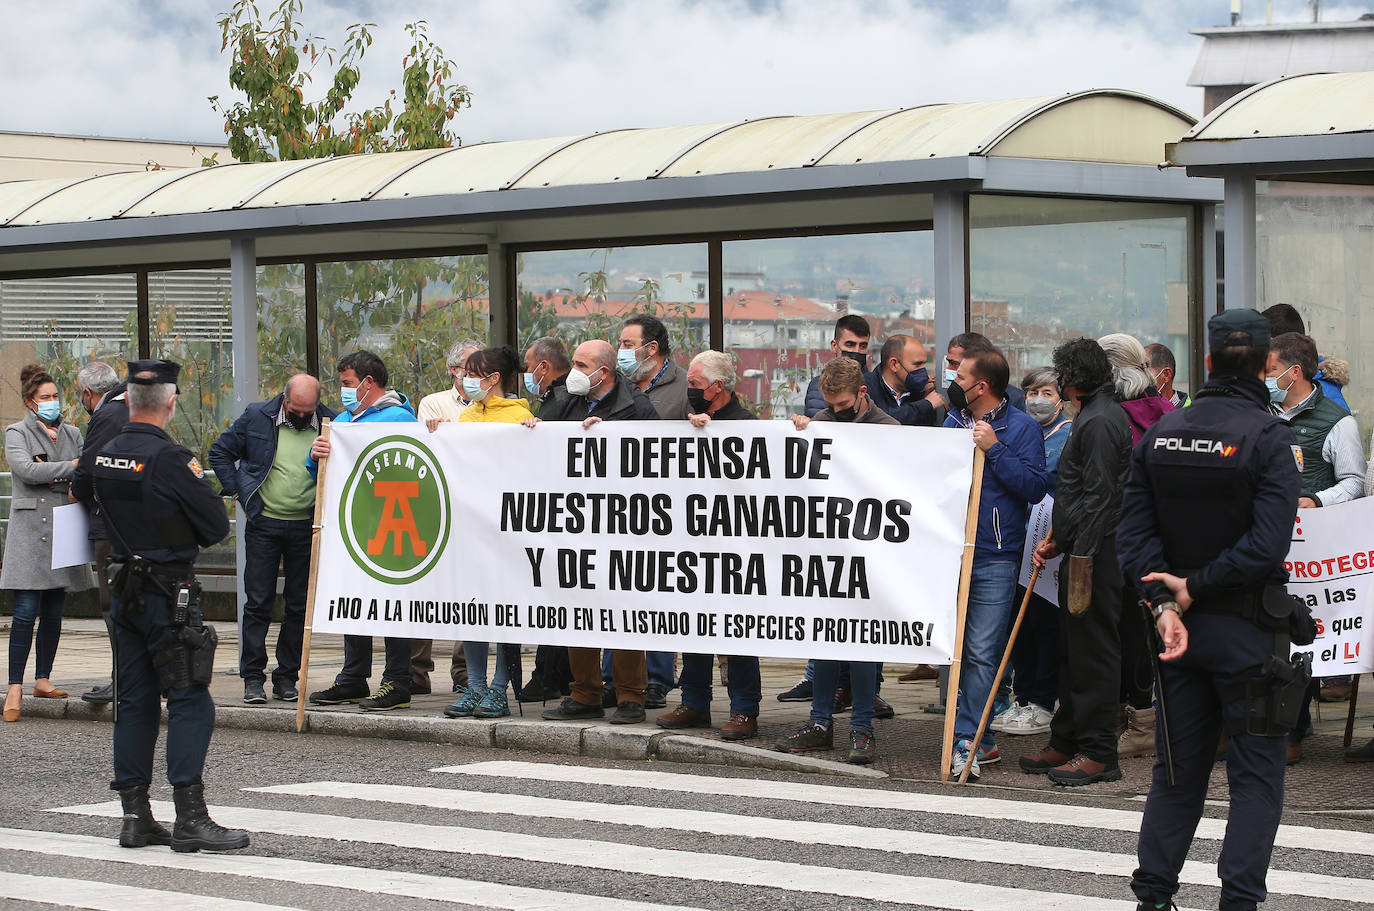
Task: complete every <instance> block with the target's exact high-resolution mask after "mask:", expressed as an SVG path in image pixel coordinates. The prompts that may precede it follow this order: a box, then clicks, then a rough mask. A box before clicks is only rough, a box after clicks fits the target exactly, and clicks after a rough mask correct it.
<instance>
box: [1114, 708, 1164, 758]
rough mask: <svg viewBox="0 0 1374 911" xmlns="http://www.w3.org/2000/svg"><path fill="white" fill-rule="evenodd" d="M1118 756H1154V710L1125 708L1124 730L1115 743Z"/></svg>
mask: <svg viewBox="0 0 1374 911" xmlns="http://www.w3.org/2000/svg"><path fill="white" fill-rule="evenodd" d="M1116 754H1117V755H1118V756H1153V755H1154V754H1155V710H1154V709H1153V708H1148V709H1138V708H1136V707H1135V706H1132V705H1128V706H1126V730H1124V731H1122V732H1121V736H1120V737H1118V738H1117V741H1116Z"/></svg>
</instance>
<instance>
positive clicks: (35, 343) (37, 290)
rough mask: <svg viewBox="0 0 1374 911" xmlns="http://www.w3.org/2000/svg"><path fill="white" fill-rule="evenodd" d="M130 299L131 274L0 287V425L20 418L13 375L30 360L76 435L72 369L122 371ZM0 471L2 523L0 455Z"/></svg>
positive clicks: (4, 496)
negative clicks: (101, 366) (42, 371)
mask: <svg viewBox="0 0 1374 911" xmlns="http://www.w3.org/2000/svg"><path fill="white" fill-rule="evenodd" d="M137 302H138V292H137V288H136V286H135V283H134V277H133V276H132V275H91V276H78V277H70V278H39V279H26V280H23V281H5V282H0V390H3V392H2V393H0V424H4V425H8V424H12V423H14V422H15V421H18V420H22V419H23V417H24V413H25V412H24V405H23V403H22V402H21V401H20V399H19V372H20V371H21V370H23V369H24V367H25V365H27V364H34V363H36V364H42V365H43V366H44V367H45V368H47V371H48V372H49V373H51V374H52V375H53V379H55V380H56V381H57V387H58V392H59V394H60V395H61V397H62V406H63V407H62V410H63V415H64V417H65V419H66V420H69V421H71V422H72V423H73V424H75V425H76V426H77V427H79V428H81V429H82V430H83V431H84V430H85V427H86V412H85V411H84V410H83V409H82V407H81V403H80V402H79V401H78V400H77V397H76V374H77V371H78V370H80V369H81V366H82V365H83V364H85V363H87V362H88V361H93V360H103V361H106V362H108V363H109V364H110V365H111V366H113V367H114V368H115V369H116V370H118V371H119V373H120V374H123V373H124V362H125V361H126V360H128V359H129V358H131V357H136V356H137V341H136V339H137V328H136V327H137V321H138V317H137ZM0 468H3V471H4V474H3V476H0V519H3V521H4V522H5V523H8V521H9V512H10V491H11V487H10V476H9V464H8V463H6V462H5V461H4V455H3V453H0Z"/></svg>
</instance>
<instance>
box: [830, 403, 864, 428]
mask: <svg viewBox="0 0 1374 911" xmlns="http://www.w3.org/2000/svg"><path fill="white" fill-rule="evenodd" d="M830 413H831V414H833V415H834V416H835V420H837V421H839V422H840V423H842V424H852V423H854V421H855V420H856V419H858V417H859V400H858V399H855V400H854V404H853V405H850V406H849V407H848V408H841V409H839V410H835V409H831V411H830Z"/></svg>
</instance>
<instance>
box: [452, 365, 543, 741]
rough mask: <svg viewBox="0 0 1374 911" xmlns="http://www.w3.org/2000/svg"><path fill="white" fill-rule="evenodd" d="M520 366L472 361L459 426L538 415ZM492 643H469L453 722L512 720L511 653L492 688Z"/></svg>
mask: <svg viewBox="0 0 1374 911" xmlns="http://www.w3.org/2000/svg"><path fill="white" fill-rule="evenodd" d="M520 366H521V365H520V362H519V360H518V359H517V358H516V355H515V350H514V349H513V348H510V347H509V346H507V347H503V348H483V349H482V350H481V351H477V352H474V353H473V354H472V355H471V356H469V357H468V363H467V376H465V377H463V397H464V398H466V399H467V400H468V401H470V402H472V404H471V405H469V406H468V407H466V408H464V409H463V411H462V413H460V414H459V415H458V422H459V423H460V424H461V423H465V422H469V421H484V422H494V423H502V424H518V423H520V422H521V421H523V420H526V419H527V418H531V417H533V416H534V415H532V414H531V413H530V408H529V403H528V402H526V401H525V400H524V399H522V398H518V397H517V396H516V389H517V388H519V387H518V384H519V382H520ZM490 650H491V644H490V643H488V642H472V641H470V640H465V641H464V642H463V653H464V655H465V656H466V657H467V662H468V688H467V691H466V692H464V693H463V695H462V697H461V698H460V699H459V700H458V701H457V702H455V703H453V704H452V705H450V706H449V707H448V708H446V709H444V714H445V715H447V716H448V717H450V718H463V717H466V716H469V715H471V716H474V717H476V718H502V717H504V716H506V715H509V714H510V704H509V702H507V700H506V687H507V686H508V685H509V684H510V670H511V669H510V668H509V667H508V666H507V664H506V655H505V651H506V650H505V649H503V648H499V647H498V648H497V649H496V672H495V673H494V674H492V678H491V686H487V653H488V652H489V651H490Z"/></svg>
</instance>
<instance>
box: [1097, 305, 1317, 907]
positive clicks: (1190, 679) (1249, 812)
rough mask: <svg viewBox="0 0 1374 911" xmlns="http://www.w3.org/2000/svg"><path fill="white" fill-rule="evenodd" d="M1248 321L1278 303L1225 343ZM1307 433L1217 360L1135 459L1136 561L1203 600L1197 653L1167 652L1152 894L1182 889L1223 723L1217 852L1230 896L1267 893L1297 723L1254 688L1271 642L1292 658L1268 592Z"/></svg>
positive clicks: (1150, 823) (1130, 494)
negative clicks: (1224, 811)
mask: <svg viewBox="0 0 1374 911" xmlns="http://www.w3.org/2000/svg"><path fill="white" fill-rule="evenodd" d="M1235 332H1245V333H1249V336H1250V344H1251V345H1252V346H1255V347H1267V346H1268V344H1269V328H1268V322H1267V320H1265V319H1264V317H1262V316H1260V315H1259V314H1258V313H1256V312H1255V311H1253V310H1229V311H1226V312H1224V313H1222V314H1220V315H1218V316H1216V317H1214V318H1213V319H1212V320H1211V321H1210V322H1209V323H1208V335H1209V343H1210V345H1211V347H1212V349H1213V350H1215V349H1217V348H1219V347H1222V346H1223V345H1224V343H1225V341H1226V339H1227V338H1228V335H1230V334H1231V333H1235ZM1233 341H1234V339H1233ZM1294 442H1295V440H1294V437H1293V432H1292V431H1291V430H1290V429H1289V428H1288V427H1286V426H1285V425H1284V424H1283V423H1282V422H1280V421H1279V420H1278V419H1277V418H1275V417H1274V416H1273V415H1271V414H1270V413H1269V411H1268V394H1267V392H1266V389H1265V387H1264V384H1263V382H1261V381H1260V380H1259V379H1258V378H1257V377H1255V376H1243V375H1240V374H1236V373H1225V372H1219V371H1216V370H1214V371H1213V372H1212V374H1211V375H1210V376H1209V378H1208V382H1207V384H1206V385H1205V386H1204V387H1203V388H1202V389H1201V390H1199V391H1198V393H1197V394H1196V395H1195V396H1194V397H1193V403H1192V405H1191V406H1190V407H1188V408H1184V409H1180V410H1178V411H1174V412H1171V413H1169V414H1166V415H1164V416H1163V417H1162V418H1160V420H1159V421H1158V422H1157V423H1156V424H1155V425H1154V426H1153V427H1151V428H1150V429H1149V430H1148V431H1147V432H1146V433H1145V435H1144V437H1143V438H1142V439H1141V441H1140V443H1139V445H1138V446H1137V447H1136V448H1135V451H1134V454H1133V456H1132V459H1131V474H1130V479H1129V480H1128V482H1127V485H1126V490H1125V497H1124V502H1123V517H1122V522H1121V526H1120V530H1119V533H1118V554H1119V557H1120V562H1121V568H1122V571H1123V572H1124V574H1125V575H1126V578H1128V579H1132V580H1136V584H1137V585H1140V587H1141V588H1142V590H1143V593H1144V595H1145V597H1146V599H1147V600H1149V601H1150V603H1151V604H1152V605H1153V606H1154V608H1155V610H1156V611H1157V612H1158V611H1159V610H1160V607H1161V605H1164V604H1169V603H1172V601H1173V598H1172V596H1171V595H1170V594H1169V592H1168V590H1167V588H1165V587H1164V586H1163V585H1162V584H1161V583H1157V582H1153V583H1148V584H1143V585H1142V584H1141V583H1140V582H1139V580H1140V579H1141V577H1142V576H1145V575H1147V574H1149V573H1151V572H1167V573H1171V574H1173V575H1176V576H1180V577H1183V578H1185V579H1186V580H1187V589H1188V594H1189V596H1190V597H1191V598H1192V599H1193V603H1192V605H1191V607H1190V608H1189V609H1188V611H1187V613H1185V614H1182V619H1183V623H1184V625H1185V627H1186V628H1187V631H1188V645H1187V649H1186V651H1185V652H1184V653H1183V654H1182V655H1181V656H1179V657H1178V658H1177V659H1175V660H1173V661H1168V662H1160V684H1161V689H1162V692H1161V693H1160V697H1161V698H1160V701H1161V702H1162V704H1163V706H1164V710H1165V713H1166V716H1167V724H1168V738H1169V743H1168V746H1169V747H1170V752H1171V753H1172V762H1173V767H1174V774H1175V784H1174V785H1173V786H1172V787H1170V786H1169V784H1168V771H1167V764H1166V762H1167V760H1166V754H1165V746H1166V745H1165V744H1164V742H1163V740H1164V736H1165V735H1164V732H1163V728H1162V727H1158V728H1157V730H1156V742H1157V743H1158V745H1159V750H1158V758H1157V759H1156V761H1155V765H1154V772H1153V780H1152V783H1151V787H1150V794H1149V797H1148V799H1147V801H1146V804H1145V814H1144V818H1143V820H1142V823H1141V829H1140V842H1139V862H1140V866H1139V868H1138V869H1137V870H1136V871H1135V875H1134V877H1133V879H1132V881H1131V888H1132V890H1133V891H1134V892H1135V894H1136V896H1137V898H1139V899H1140V902H1141V905H1140V907H1144V908H1156V907H1167V906H1168V903H1169V902H1170V901H1171V900H1172V898H1173V896H1174V894H1175V893H1176V892H1177V891H1178V873H1179V870H1180V869H1181V868H1182V866H1183V862H1184V859H1185V858H1186V856H1187V854H1188V848H1189V845H1190V844H1191V842H1192V837H1193V832H1194V830H1195V829H1196V827H1197V823H1198V820H1199V818H1200V817H1201V815H1202V808H1203V800H1204V798H1205V797H1206V794H1207V783H1208V778H1209V776H1210V774H1211V770H1212V765H1213V761H1214V757H1215V753H1216V747H1217V740H1218V737H1219V735H1220V734H1221V733H1222V732H1223V731H1225V732H1226V733H1228V734H1229V737H1230V740H1229V747H1228V750H1229V752H1228V755H1227V769H1226V771H1227V777H1228V780H1229V783H1230V788H1231V807H1230V819H1229V822H1228V824H1227V828H1226V839H1225V841H1224V842H1223V844H1222V849H1221V857H1220V859H1219V861H1218V863H1217V871H1218V874H1219V875H1220V877H1221V881H1222V888H1221V903H1220V907H1221V908H1222V909H1250V908H1254V907H1255V906H1256V904H1257V903H1258V902H1261V901H1263V900H1264V898H1265V895H1266V892H1265V882H1264V881H1265V873H1266V871H1267V870H1268V867H1269V857H1270V854H1271V852H1272V850H1273V844H1274V834H1275V832H1276V831H1277V829H1278V824H1279V817H1280V815H1281V814H1282V812H1283V777H1284V760H1285V753H1286V745H1285V739H1284V736H1283V730H1282V726H1281V724H1277V725H1276V724H1274V723H1267V724H1266V723H1265V716H1264V713H1262V712H1261V713H1259V715H1258V716H1257V715H1256V713H1255V711H1254V705H1255V702H1254V699H1253V698H1252V694H1253V693H1254V692H1259V691H1267V689H1266V688H1267V687H1268V686H1269V681H1271V680H1275V679H1276V678H1274V677H1273V676H1272V674H1273V673H1274V668H1273V662H1271V660H1270V659H1271V656H1276V655H1277V656H1281V659H1282V662H1283V663H1284V665H1285V666H1289V667H1291V665H1289V664H1288V663H1287V658H1288V655H1287V652H1288V648H1289V645H1288V641H1289V640H1288V634H1287V629H1288V622H1289V621H1288V618H1287V617H1286V616H1283V615H1282V614H1280V616H1279V619H1277V620H1270V619H1267V618H1266V616H1265V615H1264V608H1265V606H1267V605H1271V604H1272V601H1270V600H1269V598H1267V597H1266V593H1268V594H1270V595H1272V594H1273V592H1275V591H1277V592H1280V593H1282V585H1283V583H1285V582H1286V581H1287V578H1288V576H1287V573H1286V572H1285V570H1284V568H1283V561H1284V556H1285V555H1286V554H1287V552H1288V547H1289V541H1290V538H1291V534H1292V528H1293V517H1294V515H1295V514H1296V512H1297V504H1298V490H1299V485H1300V476H1299V472H1298V468H1297V461H1296V459H1295V457H1294ZM1275 597H1281V598H1287V596H1286V595H1284V594H1280V595H1278V596H1275ZM1286 607H1288V608H1291V599H1289V600H1288V603H1287V605H1286ZM1156 616H1158V613H1156ZM1292 714H1296V713H1295V712H1294V713H1292ZM1289 723H1291V722H1289Z"/></svg>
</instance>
